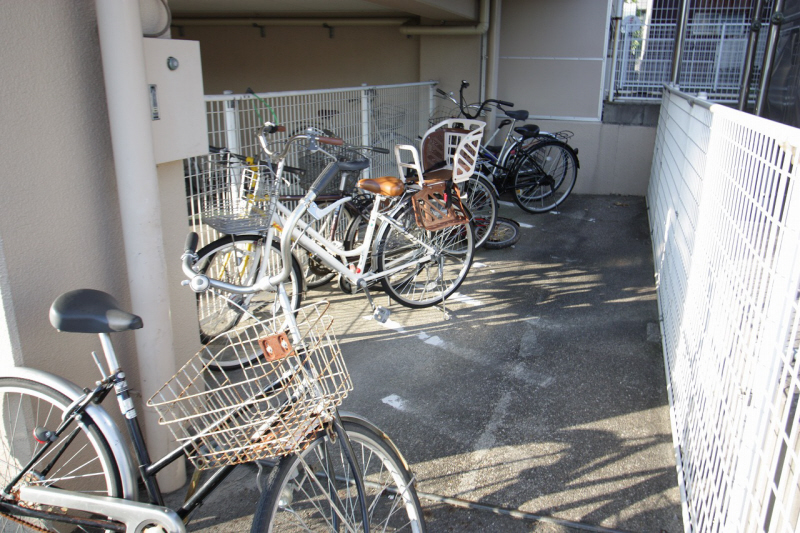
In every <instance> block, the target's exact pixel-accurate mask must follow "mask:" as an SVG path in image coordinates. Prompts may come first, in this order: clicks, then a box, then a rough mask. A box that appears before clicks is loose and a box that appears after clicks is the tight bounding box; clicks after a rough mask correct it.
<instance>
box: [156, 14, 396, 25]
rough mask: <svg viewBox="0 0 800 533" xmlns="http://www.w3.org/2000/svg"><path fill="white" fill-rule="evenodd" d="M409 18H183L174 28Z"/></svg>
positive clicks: (174, 22)
mask: <svg viewBox="0 0 800 533" xmlns="http://www.w3.org/2000/svg"><path fill="white" fill-rule="evenodd" d="M409 20H411V19H408V18H400V17H390V18H386V17H383V18H360V19H359V18H342V19H337V18H285V19H282V18H265V17H239V18H220V17H198V18H190V17H181V18H173V19H172V25H173V26H255V27H260V26H311V27H315V26H320V27H323V28H325V27H329V26H330V27H332V28H336V27H337V26H338V27H343V26H401V25H403V24H406V23H408V22H409Z"/></svg>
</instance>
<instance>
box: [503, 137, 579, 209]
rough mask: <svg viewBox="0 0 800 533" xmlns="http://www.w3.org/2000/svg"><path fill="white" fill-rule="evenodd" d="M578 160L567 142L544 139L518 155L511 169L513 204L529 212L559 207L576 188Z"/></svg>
mask: <svg viewBox="0 0 800 533" xmlns="http://www.w3.org/2000/svg"><path fill="white" fill-rule="evenodd" d="M578 167H579V164H578V157H577V155H575V152H574V150H573V149H572V148H571V147H570V146H569V145H568V144H566V143H564V142H561V141H558V140H553V139H549V138H548V139H544V140H542V141H540V142H538V143H536V144H534V145H533V146H532V147H531V148H530V149H529V150H526V151H525V152H523V153H522V154H520V155H519V160H518V161H517V162H516V163H515V167H514V173H515V176H514V201H515V202H516V203H517V205H518V206H520V207H521V208H522V209H523V210H525V211H527V212H529V213H544V212H547V211H550V210H552V209H554V208H555V207H557V206H559V205H561V203H562V202H563V201H564V200H566V199H567V196H569V194H570V193H571V192H572V189H573V188H574V187H575V182H576V181H577V178H578Z"/></svg>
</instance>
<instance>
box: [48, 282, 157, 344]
mask: <svg viewBox="0 0 800 533" xmlns="http://www.w3.org/2000/svg"><path fill="white" fill-rule="evenodd" d="M50 323H51V324H52V325H53V327H54V328H56V329H57V330H59V331H69V332H72V333H115V332H119V331H128V330H131V329H139V328H141V327H142V325H143V324H142V319H141V318H140V317H138V316H136V315H134V314H131V313H128V312H127V311H123V310H122V309H120V307H119V303H117V301H116V300H115V299H114V297H113V296H111V295H110V294H107V293H105V292H103V291H97V290H94V289H78V290H75V291H69V292H65V293H64V294H62V295H61V296H59V297H58V298H56V301H55V302H53V305H51V306H50Z"/></svg>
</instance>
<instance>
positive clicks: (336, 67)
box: [172, 26, 420, 94]
mask: <svg viewBox="0 0 800 533" xmlns="http://www.w3.org/2000/svg"><path fill="white" fill-rule="evenodd" d="M172 33H173V37H174V38H181V39H190V40H194V41H199V42H200V53H201V55H202V61H203V85H204V87H205V91H206V94H221V93H222V92H223V91H225V90H231V91H233V92H234V93H237V94H238V93H244V92H245V90H246V89H247V88H248V87H250V88H252V89H253V90H254V91H256V92H271V91H291V90H304V89H323V88H331V87H351V86H357V85H361V84H362V83H366V84H368V85H381V84H392V83H405V82H408V81H417V76H418V75H419V62H420V59H419V58H420V39H419V38H418V37H406V36H404V35H402V34H401V33H400V32H399V31H398V28H397V27H392V26H390V27H339V28H334V29H333V36H331V35H330V33H329V31H328V29H326V28H322V27H313V28H312V27H296V26H288V27H283V26H269V27H266V28H264V36H263V37H262V36H261V31H260V30H259V29H258V28H252V27H247V26H187V27H185V28H183V29H182V34H181V31H179V30H177V29H173V32H172Z"/></svg>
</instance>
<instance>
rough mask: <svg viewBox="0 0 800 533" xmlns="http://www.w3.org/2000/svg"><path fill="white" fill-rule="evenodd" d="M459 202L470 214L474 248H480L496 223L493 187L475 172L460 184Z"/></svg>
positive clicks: (495, 197)
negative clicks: (473, 231)
mask: <svg viewBox="0 0 800 533" xmlns="http://www.w3.org/2000/svg"><path fill="white" fill-rule="evenodd" d="M458 188H459V189H460V190H461V202H462V203H463V204H464V207H466V208H467V211H469V214H470V221H471V222H472V223H473V227H474V230H475V248H480V247H481V246H483V244H484V243H485V242H486V240H487V239H488V238H489V235H490V234H491V232H492V230H493V229H494V225H495V222H496V221H497V196H496V195H495V191H494V187H493V186H492V184H491V183H490V182H489V180H488V179H486V178H485V177H484V176H481V175H480V174H478V173H477V172H476V173H474V174H473V175H472V176H471V177H470V178H469V180H467V181H466V182H464V183H460V184H459V185H458Z"/></svg>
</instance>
